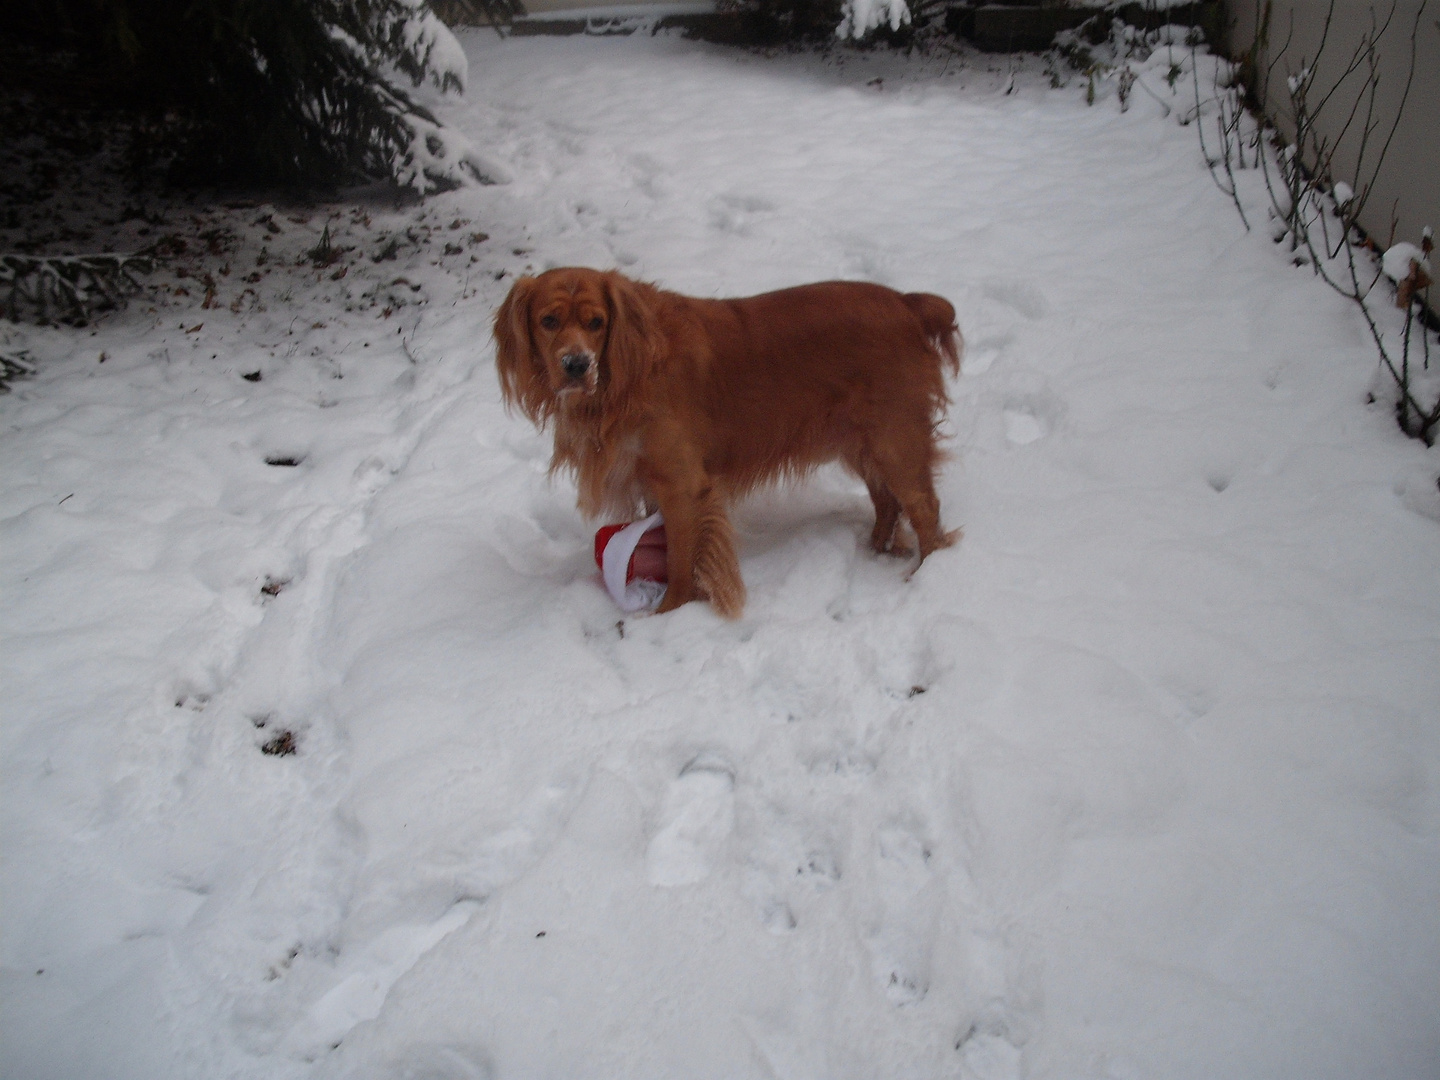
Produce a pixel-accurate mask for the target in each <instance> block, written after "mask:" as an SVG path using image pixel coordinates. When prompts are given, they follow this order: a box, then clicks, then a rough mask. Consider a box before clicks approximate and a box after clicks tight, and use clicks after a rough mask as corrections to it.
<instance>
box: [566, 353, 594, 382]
mask: <svg viewBox="0 0 1440 1080" xmlns="http://www.w3.org/2000/svg"><path fill="white" fill-rule="evenodd" d="M560 370H561V371H563V372H565V374H566V375H568V376H570V378H572V379H578V378H580V376H582V375H584V374H585V372H586V371H588V370H590V357H588V356H586V355H585V354H584V353H568V354H566V355H565V356H562V357H561V358H560Z"/></svg>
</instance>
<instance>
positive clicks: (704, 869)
mask: <svg viewBox="0 0 1440 1080" xmlns="http://www.w3.org/2000/svg"><path fill="white" fill-rule="evenodd" d="M660 822H661V824H660V827H659V829H657V830H656V832H655V835H654V836H652V837H651V838H650V844H649V846H648V847H647V848H646V849H645V873H646V876H647V877H648V878H649V880H650V883H651V884H652V885H661V886H665V887H667V888H674V887H675V886H677V885H690V884H693V883H695V882H697V881H701V880H703V879H704V878H706V877H707V876H709V874H710V871H711V870H712V869H713V867H714V865H715V862H716V861H717V859H718V856H719V854H720V848H721V847H722V845H723V844H724V843H725V841H726V839H727V838H728V837H729V836H730V834H731V833H732V832H733V831H734V829H735V770H734V769H732V768H731V767H730V763H729V762H727V761H726V760H725V759H724V758H723V757H721V756H720V755H719V754H714V753H709V752H706V753H702V754H700V755H698V756H697V757H696V758H695V759H694V760H692V761H691V762H690V764H688V765H686V766H685V768H683V769H681V770H680V775H679V776H678V777H676V778H675V780H674V781H672V782H671V784H670V789H669V790H668V791H667V792H666V793H665V802H664V805H663V807H662V808H661V812H660Z"/></svg>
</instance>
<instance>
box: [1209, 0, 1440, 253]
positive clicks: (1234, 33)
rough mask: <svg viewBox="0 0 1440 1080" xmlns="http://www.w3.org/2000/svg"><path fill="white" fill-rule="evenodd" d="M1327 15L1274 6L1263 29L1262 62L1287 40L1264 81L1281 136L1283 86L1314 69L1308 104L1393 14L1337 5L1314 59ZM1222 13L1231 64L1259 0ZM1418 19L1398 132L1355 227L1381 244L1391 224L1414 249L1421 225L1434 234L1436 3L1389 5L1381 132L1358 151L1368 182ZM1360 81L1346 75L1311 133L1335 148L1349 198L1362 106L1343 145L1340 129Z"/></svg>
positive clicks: (1324, 6)
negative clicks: (1266, 45) (1228, 25)
mask: <svg viewBox="0 0 1440 1080" xmlns="http://www.w3.org/2000/svg"><path fill="white" fill-rule="evenodd" d="M1329 7H1330V5H1329V3H1328V2H1327V0H1275V4H1274V9H1273V14H1272V15H1271V21H1270V58H1271V59H1275V58H1276V56H1277V55H1279V54H1280V50H1281V48H1282V47H1283V46H1285V43H1286V40H1287V38H1288V39H1289V46H1288V48H1286V49H1285V52H1284V54H1283V55H1281V56H1279V63H1278V64H1277V65H1276V67H1275V69H1274V73H1273V75H1272V76H1271V80H1270V100H1269V102H1268V103H1267V108H1268V111H1269V113H1270V116H1271V117H1272V118H1273V119H1274V120H1276V121H1277V122H1278V123H1279V124H1281V126H1282V127H1286V128H1288V127H1289V125H1287V123H1286V117H1287V114H1288V113H1289V111H1290V105H1289V101H1288V96H1287V90H1286V83H1285V80H1286V77H1287V76H1288V75H1290V74H1293V73H1295V72H1298V71H1300V70H1301V69H1302V68H1303V67H1304V66H1305V65H1306V64H1314V65H1315V71H1316V74H1315V80H1316V82H1315V86H1314V88H1313V89H1312V90H1311V92H1310V94H1309V100H1310V101H1311V102H1312V103H1313V102H1315V101H1318V100H1319V99H1320V96H1321V95H1322V94H1323V93H1324V92H1325V91H1326V90H1328V89H1329V88H1330V87H1332V86H1334V85H1335V83H1336V80H1337V79H1339V77H1340V76H1341V74H1342V73H1343V72H1344V70H1345V68H1346V66H1347V65H1348V64H1349V63H1350V60H1351V58H1352V57H1353V56H1354V54H1355V51H1356V49H1357V47H1358V46H1359V44H1360V42H1361V41H1362V39H1363V38H1364V36H1365V35H1366V33H1367V32H1368V31H1369V30H1370V28H1371V25H1372V24H1371V18H1372V15H1373V17H1374V19H1375V25H1377V26H1379V25H1383V24H1384V21H1385V18H1386V16H1387V15H1389V13H1390V10H1391V8H1390V4H1389V3H1388V0H1387V2H1385V3H1383V4H1376V5H1375V6H1374V7H1372V6H1371V5H1370V4H1367V3H1361V2H1357V0H1335V4H1334V10H1333V17H1332V18H1331V23H1330V30H1329V35H1328V37H1326V38H1325V39H1324V40H1325V45H1324V50H1323V52H1321V51H1320V42H1321V39H1322V34H1324V30H1325V19H1326V12H1327V10H1328V9H1329ZM1227 8H1228V14H1229V16H1230V18H1231V20H1232V22H1233V26H1232V30H1231V36H1230V55H1231V56H1232V57H1239V55H1240V54H1241V53H1243V52H1244V51H1245V50H1246V49H1247V48H1249V47H1250V45H1251V43H1252V42H1253V41H1254V38H1255V26H1256V20H1257V19H1258V17H1259V15H1260V13H1261V12H1262V11H1263V10H1264V0H1228V3H1227ZM1417 14H1418V15H1419V16H1420V23H1419V30H1418V32H1417V33H1416V34H1415V46H1416V48H1415V75H1414V80H1413V82H1412V83H1411V85H1410V93H1409V97H1408V98H1407V99H1406V101H1405V109H1404V112H1403V114H1402V115H1401V123H1400V127H1399V129H1398V130H1397V131H1396V133H1395V138H1394V141H1393V142H1392V143H1391V145H1390V149H1389V151H1388V153H1387V154H1386V156H1385V161H1384V166H1383V168H1382V169H1381V171H1380V173H1379V175H1378V177H1377V178H1376V182H1375V187H1374V190H1373V192H1372V194H1371V196H1370V200H1369V202H1368V203H1367V204H1366V207H1365V210H1364V212H1363V213H1362V214H1361V217H1360V224H1361V225H1362V226H1363V227H1364V228H1365V230H1366V231H1367V232H1369V233H1370V235H1371V236H1372V237H1373V238H1374V239H1375V241H1376V243H1379V244H1381V245H1384V244H1386V243H1387V242H1389V240H1390V238H1391V225H1392V219H1393V220H1394V221H1395V223H1396V224H1395V230H1394V238H1395V239H1396V240H1409V241H1412V242H1414V243H1418V242H1419V240H1420V230H1421V228H1422V227H1423V226H1425V225H1432V226H1434V227H1435V228H1436V229H1440V2H1436V0H1430V2H1429V3H1428V4H1426V5H1425V6H1424V10H1423V12H1422V11H1421V3H1420V0H1397V3H1396V4H1395V7H1394V15H1393V17H1392V18H1391V19H1390V24H1389V28H1388V30H1386V32H1385V33H1384V34H1383V35H1382V36H1380V37H1379V38H1378V41H1379V57H1380V67H1379V71H1380V82H1379V88H1378V92H1377V94H1376V97H1375V114H1374V115H1375V119H1376V120H1378V121H1379V122H1380V127H1379V130H1378V131H1377V132H1376V133H1375V134H1374V135H1372V137H1371V145H1370V146H1369V147H1368V148H1367V149H1366V152H1365V159H1364V161H1362V163H1361V170H1360V171H1361V173H1362V175H1361V177H1359V179H1361V180H1365V179H1368V177H1369V176H1370V174H1371V172H1372V171H1373V165H1371V164H1370V163H1371V162H1373V161H1374V159H1375V155H1376V153H1377V151H1378V145H1377V144H1378V143H1380V142H1383V139H1384V137H1385V136H1386V135H1388V133H1389V131H1390V125H1391V123H1392V122H1393V119H1394V116H1395V111H1396V109H1397V108H1398V107H1399V104H1400V100H1401V96H1402V94H1403V92H1404V89H1405V79H1406V75H1407V73H1408V70H1409V66H1410V42H1411V31H1412V30H1413V29H1414V28H1415V21H1416V16H1417ZM1292 27H1293V34H1292ZM1317 53H1318V54H1319V59H1318V60H1317V59H1316V56H1317ZM1361 81H1362V79H1361V78H1360V77H1357V76H1356V75H1352V76H1350V77H1349V79H1347V80H1346V81H1345V83H1344V84H1343V86H1342V88H1341V90H1340V91H1339V92H1338V93H1337V94H1335V96H1334V97H1333V98H1331V100H1330V102H1329V104H1327V105H1326V106H1325V107H1324V110H1323V111H1322V112H1321V114H1320V116H1319V119H1318V122H1317V130H1319V131H1320V132H1321V133H1322V134H1324V135H1326V136H1328V137H1329V138H1330V139H1332V140H1335V139H1339V140H1340V143H1339V150H1338V152H1337V154H1336V158H1335V165H1334V168H1333V171H1334V174H1335V179H1337V180H1344V181H1346V182H1347V183H1349V184H1351V185H1352V186H1353V187H1355V188H1356V190H1357V191H1358V190H1359V187H1360V185H1359V184H1358V183H1356V179H1357V177H1356V175H1355V160H1356V154H1357V151H1358V148H1359V145H1360V139H1359V135H1360V126H1361V120H1362V119H1363V115H1364V109H1365V106H1364V104H1363V103H1362V105H1361V109H1360V114H1359V115H1357V117H1356V119H1355V121H1354V122H1353V123H1352V124H1351V127H1350V130H1349V131H1348V132H1346V133H1345V134H1344V136H1343V137H1342V136H1341V129H1342V127H1343V126H1344V124H1345V121H1346V119H1347V117H1348V115H1349V113H1350V109H1351V106H1352V105H1353V104H1354V103H1355V101H1356V99H1357V97H1358V96H1359V93H1360V90H1361ZM1290 130H1292V131H1293V128H1290Z"/></svg>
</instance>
